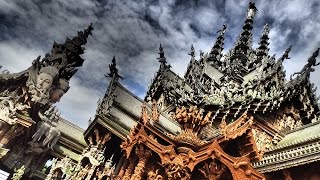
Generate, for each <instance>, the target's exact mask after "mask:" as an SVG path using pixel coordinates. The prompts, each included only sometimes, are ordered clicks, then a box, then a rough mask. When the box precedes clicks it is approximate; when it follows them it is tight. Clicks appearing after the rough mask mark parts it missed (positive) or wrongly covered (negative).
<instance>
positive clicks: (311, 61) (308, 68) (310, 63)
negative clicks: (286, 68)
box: [292, 48, 320, 76]
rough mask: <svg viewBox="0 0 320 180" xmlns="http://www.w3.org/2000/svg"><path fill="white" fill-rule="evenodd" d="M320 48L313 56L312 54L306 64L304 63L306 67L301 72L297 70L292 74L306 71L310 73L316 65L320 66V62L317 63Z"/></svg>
mask: <svg viewBox="0 0 320 180" xmlns="http://www.w3.org/2000/svg"><path fill="white" fill-rule="evenodd" d="M319 50H320V48H318V49H317V50H316V51H315V52H313V54H312V56H310V57H309V58H308V63H307V64H306V65H304V67H303V68H302V70H301V71H300V72H295V73H293V75H292V76H294V75H296V74H305V73H310V72H313V71H314V68H312V67H314V66H318V65H319V64H320V62H318V63H317V59H316V58H317V57H318V55H319Z"/></svg>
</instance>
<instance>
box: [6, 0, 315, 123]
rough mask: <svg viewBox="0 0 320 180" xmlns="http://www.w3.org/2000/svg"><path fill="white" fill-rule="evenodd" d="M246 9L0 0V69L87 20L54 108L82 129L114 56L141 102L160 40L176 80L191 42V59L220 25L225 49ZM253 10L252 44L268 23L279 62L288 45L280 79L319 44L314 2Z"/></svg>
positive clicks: (226, 4)
mask: <svg viewBox="0 0 320 180" xmlns="http://www.w3.org/2000/svg"><path fill="white" fill-rule="evenodd" d="M247 5H248V1H242V0H241V1H240V0H226V1H222V0H220V1H219V0H215V1H212V0H208V1H201V0H194V1H182V0H180V1H174V0H168V1H164V0H159V1H157V0H153V1H148V0H139V1H135V2H133V1H127V0H106V1H102V0H91V1H89V0H69V1H65V0H28V1H19V0H0V32H1V33H0V64H1V65H2V66H3V69H7V70H9V71H10V72H19V71H22V70H24V69H26V68H28V67H29V66H30V65H31V62H32V60H33V59H35V58H36V57H37V56H38V55H42V56H43V55H44V54H45V53H46V52H49V51H50V49H51V46H52V43H53V41H56V42H64V41H65V38H66V37H67V36H68V37H72V36H74V35H75V34H76V32H77V31H78V30H82V29H84V28H85V27H87V26H88V25H89V24H90V23H93V26H94V28H95V30H94V31H93V36H92V37H90V38H89V40H88V43H87V45H86V52H85V54H84V55H83V58H85V59H86V61H85V63H84V66H83V67H82V68H81V70H80V71H78V72H77V74H76V75H75V76H74V77H73V78H72V80H71V89H70V90H69V92H68V93H67V94H66V95H65V96H64V97H63V98H62V100H61V101H60V103H58V104H57V106H58V107H59V109H60V111H61V112H62V117H64V118H66V119H68V120H69V121H71V122H74V123H76V124H77V125H79V126H80V127H82V128H86V127H87V125H88V123H87V122H88V119H89V117H92V116H94V114H95V110H96V102H97V101H98V99H99V97H102V96H103V94H104V92H105V90H106V88H107V85H108V83H109V80H108V79H107V78H105V77H104V74H105V73H106V72H107V71H108V68H107V67H108V66H107V65H108V64H109V63H110V61H111V59H112V56H113V55H114V54H115V55H116V57H117V61H118V68H119V72H120V74H121V75H122V76H123V77H124V80H123V81H122V83H123V84H124V85H125V86H126V87H128V89H130V90H131V91H132V92H133V93H135V94H136V95H138V96H139V97H141V98H143V97H144V95H145V92H146V89H147V88H148V85H149V84H150V81H151V79H152V78H153V76H154V73H155V72H156V71H157V69H158V67H159V63H158V62H157V59H156V58H157V57H158V54H157V52H158V47H159V44H160V43H161V44H162V46H163V48H164V50H165V53H166V57H167V61H168V62H169V63H170V64H171V65H172V69H173V70H174V71H175V72H177V73H178V74H179V75H180V76H183V74H184V71H185V70H186V66H187V64H188V62H189V60H190V57H188V55H187V54H188V52H189V49H190V46H191V44H193V45H194V46H195V49H196V52H197V55H199V50H200V49H201V50H203V51H204V52H208V51H210V49H211V46H212V45H213V43H214V41H215V38H216V31H217V30H218V29H220V28H221V27H222V24H224V23H227V24H228V29H227V33H226V44H225V49H229V48H230V47H231V46H232V45H233V44H234V42H235V39H236V37H237V36H238V34H239V33H240V32H241V28H242V25H243V23H244V18H245V12H246V9H247ZM256 6H257V8H258V10H259V11H258V14H257V16H256V18H255V22H254V30H253V32H254V47H257V42H258V40H259V37H260V34H261V32H262V28H263V25H264V24H265V23H268V24H269V25H270V28H271V31H270V37H271V44H270V48H271V50H270V51H271V54H274V53H276V54H277V56H276V57H277V58H278V57H279V56H280V55H281V54H282V52H283V51H284V50H285V49H286V48H287V47H288V46H289V45H290V44H293V48H292V51H291V53H290V54H291V55H290V56H291V59H290V60H286V61H285V63H284V65H285V68H286V70H287V75H290V74H292V73H293V72H296V71H299V70H300V69H301V68H302V66H303V65H304V64H305V63H306V61H307V59H308V57H309V56H310V55H311V54H312V52H313V51H315V50H316V48H317V47H320V33H319V30H320V13H319V12H320V3H319V0H310V1H301V0H282V1H278V0H273V1H257V2H256ZM318 60H320V58H318ZM3 69H2V70H3ZM319 76H320V68H319V67H317V71H316V72H314V73H313V74H312V80H313V82H314V83H315V84H316V85H317V86H318V87H319V86H320V82H319ZM318 94H319V91H318Z"/></svg>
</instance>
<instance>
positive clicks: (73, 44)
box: [65, 23, 93, 54]
mask: <svg viewBox="0 0 320 180" xmlns="http://www.w3.org/2000/svg"><path fill="white" fill-rule="evenodd" d="M92 30H93V27H92V23H91V24H90V26H89V27H88V28H87V29H85V30H84V31H78V35H77V36H76V37H74V38H72V40H70V39H69V38H67V40H66V42H65V46H66V47H67V48H68V49H69V50H70V51H72V52H74V53H78V54H83V50H84V49H83V48H82V47H81V46H82V45H85V44H86V43H87V38H88V36H89V35H92V33H91V31H92Z"/></svg>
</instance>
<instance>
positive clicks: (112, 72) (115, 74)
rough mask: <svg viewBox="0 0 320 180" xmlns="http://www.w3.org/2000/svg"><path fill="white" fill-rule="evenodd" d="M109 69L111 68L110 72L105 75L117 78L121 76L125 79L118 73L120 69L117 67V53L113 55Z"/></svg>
mask: <svg viewBox="0 0 320 180" xmlns="http://www.w3.org/2000/svg"><path fill="white" fill-rule="evenodd" d="M109 70H110V73H108V74H107V75H105V76H106V77H112V78H113V77H115V78H117V79H118V78H120V79H123V77H122V76H120V75H119V73H118V69H117V63H116V55H113V58H112V63H111V64H109Z"/></svg>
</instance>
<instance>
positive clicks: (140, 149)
mask: <svg viewBox="0 0 320 180" xmlns="http://www.w3.org/2000/svg"><path fill="white" fill-rule="evenodd" d="M136 154H137V156H138V158H139V162H138V164H137V166H136V168H135V169H134V173H133V175H132V177H131V180H140V179H142V178H141V176H142V175H143V173H144V171H145V167H146V163H147V161H148V160H149V157H150V156H151V151H150V150H149V149H147V148H146V147H145V146H143V145H139V146H137V147H136Z"/></svg>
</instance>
